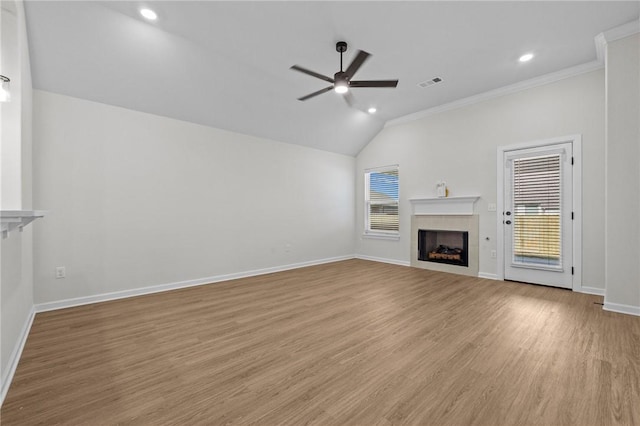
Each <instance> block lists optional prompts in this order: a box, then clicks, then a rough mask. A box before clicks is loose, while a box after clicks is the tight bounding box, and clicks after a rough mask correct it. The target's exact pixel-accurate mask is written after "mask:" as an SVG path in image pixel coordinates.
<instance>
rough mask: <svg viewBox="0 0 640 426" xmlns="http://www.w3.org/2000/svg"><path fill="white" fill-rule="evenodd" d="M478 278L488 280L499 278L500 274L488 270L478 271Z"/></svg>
mask: <svg viewBox="0 0 640 426" xmlns="http://www.w3.org/2000/svg"><path fill="white" fill-rule="evenodd" d="M478 278H485V279H487V280H497V279H498V275H496V274H490V273H488V272H478Z"/></svg>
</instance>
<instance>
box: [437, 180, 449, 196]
mask: <svg viewBox="0 0 640 426" xmlns="http://www.w3.org/2000/svg"><path fill="white" fill-rule="evenodd" d="M436 195H437V196H438V198H445V197H448V196H449V188H447V182H445V181H443V180H439V181H438V182H437V184H436Z"/></svg>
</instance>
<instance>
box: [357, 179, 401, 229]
mask: <svg viewBox="0 0 640 426" xmlns="http://www.w3.org/2000/svg"><path fill="white" fill-rule="evenodd" d="M398 177H399V176H398V168H397V167H392V168H389V169H386V170H376V171H370V172H366V173H365V181H366V188H365V198H366V200H365V201H366V208H367V229H366V230H367V231H368V232H387V233H388V232H391V233H397V232H398V231H399V220H398V200H399V198H398V193H399V185H398Z"/></svg>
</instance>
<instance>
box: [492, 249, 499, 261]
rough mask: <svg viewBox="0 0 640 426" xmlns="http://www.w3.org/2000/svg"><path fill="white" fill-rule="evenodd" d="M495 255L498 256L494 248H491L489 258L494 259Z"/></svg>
mask: <svg viewBox="0 0 640 426" xmlns="http://www.w3.org/2000/svg"><path fill="white" fill-rule="evenodd" d="M496 257H498V253H497V252H496V251H495V250H491V258H492V259H495V258H496Z"/></svg>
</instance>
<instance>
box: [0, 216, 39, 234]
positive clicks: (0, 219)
mask: <svg viewBox="0 0 640 426" xmlns="http://www.w3.org/2000/svg"><path fill="white" fill-rule="evenodd" d="M46 213H47V212H46V211H44V210H0V223H1V225H2V227H1V228H0V231H1V232H2V238H7V237H8V236H9V232H11V231H14V230H16V229H17V230H18V231H20V232H22V229H23V228H24V227H25V226H27V225H28V224H30V223H31V222H33V221H34V220H36V219H38V218H40V217H44V215H45V214H46Z"/></svg>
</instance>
